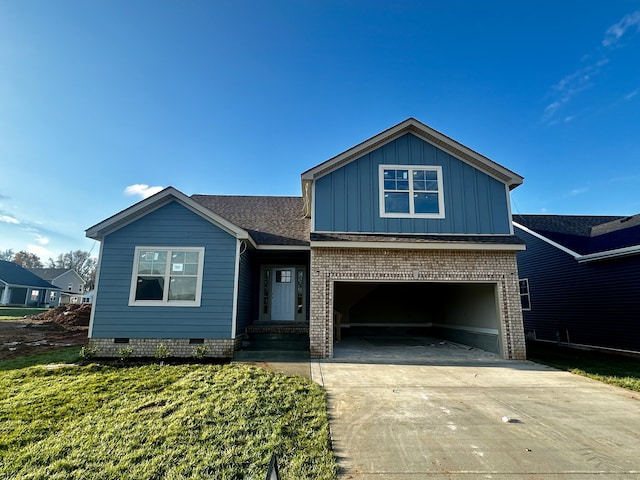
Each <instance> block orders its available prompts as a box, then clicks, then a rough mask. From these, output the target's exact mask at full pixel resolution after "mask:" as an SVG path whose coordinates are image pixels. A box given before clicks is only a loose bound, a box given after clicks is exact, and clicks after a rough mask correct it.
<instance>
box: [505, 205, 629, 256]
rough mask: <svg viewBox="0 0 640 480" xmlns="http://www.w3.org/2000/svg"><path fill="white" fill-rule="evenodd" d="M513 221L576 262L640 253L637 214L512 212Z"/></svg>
mask: <svg viewBox="0 0 640 480" xmlns="http://www.w3.org/2000/svg"><path fill="white" fill-rule="evenodd" d="M513 222H514V225H515V226H516V227H519V228H521V229H523V230H525V231H528V232H529V233H533V234H535V235H536V236H538V237H539V238H542V239H543V240H546V241H547V242H548V243H551V244H555V245H556V246H557V247H559V248H562V249H563V250H565V251H566V252H567V253H569V254H571V255H573V256H574V257H576V258H577V259H578V260H580V261H589V260H598V259H603V258H611V257H614V256H615V257H617V256H622V255H630V254H635V253H640V215H635V216H633V217H625V216H611V215H608V216H607V215H514V216H513Z"/></svg>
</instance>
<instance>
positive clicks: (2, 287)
mask: <svg viewBox="0 0 640 480" xmlns="http://www.w3.org/2000/svg"><path fill="white" fill-rule="evenodd" d="M60 291H61V289H60V288H59V287H57V286H56V285H53V284H51V283H49V282H47V281H46V280H43V279H42V278H40V277H39V276H37V275H35V274H34V273H32V272H30V271H29V270H27V269H26V268H22V267H21V266H20V265H17V264H15V263H13V262H7V261H4V260H0V305H4V306H20V307H55V306H57V305H58V304H59V302H60Z"/></svg>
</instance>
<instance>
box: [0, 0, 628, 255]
mask: <svg viewBox="0 0 640 480" xmlns="http://www.w3.org/2000/svg"><path fill="white" fill-rule="evenodd" d="M407 117H415V118H417V119H418V120H420V121H422V122H423V123H426V124H427V125H429V126H430V127H432V128H434V129H436V130H438V131H440V132H442V133H444V134H446V135H448V136H450V137H452V138H454V139H455V140H457V141H459V142H460V143H462V144H464V145H466V146H468V147H469V148H472V149H474V150H476V151H478V152H480V153H481V154H483V155H485V156H487V157H489V158H491V159H492V160H494V161H496V162H498V163H500V164H502V165H504V166H505V167H507V168H509V169H511V170H513V171H515V172H517V173H518V174H520V175H522V176H524V177H525V182H524V184H523V185H522V186H521V187H519V188H517V189H516V190H514V191H513V193H512V200H513V206H512V208H513V211H514V212H519V213H557V214H603V215H609V214H611V215H630V214H635V213H640V196H639V195H638V192H639V191H640V0H636V1H624V0H614V1H609V2H595V1H593V2H585V1H571V0H566V1H562V2H558V1H547V0H542V1H536V2H514V1H490V0H489V1H482V2H480V1H472V0H469V1H455V0H445V1H427V0H425V1H407V2H402V1H388V2H381V1H375V0H366V1H331V0H329V1H327V0H323V1H319V0H315V1H304V0H297V1H275V0H274V1H262V0H260V1H244V0H233V1H226V0H221V1H204V0H202V1H187V2H177V1H162V0H160V1H159V0H153V1H139V0H133V1H129V0H127V1H118V0H109V1H91V2H88V1H70V0H60V1H56V2H51V1H43V0H24V1H23V0H7V1H3V2H0V250H5V249H9V248H12V249H14V250H16V251H17V250H29V251H31V252H33V253H36V254H38V255H39V256H40V257H41V258H42V259H43V260H46V259H47V258H49V257H55V256H57V254H59V253H61V252H66V251H69V250H75V249H83V250H91V249H93V251H94V252H96V253H97V251H98V246H97V245H94V243H95V242H93V241H92V240H88V239H85V238H84V230H85V229H86V228H88V227H90V226H92V225H94V224H95V223H98V222H100V221H102V220H104V219H105V218H107V217H109V216H111V215H113V214H115V213H117V212H119V211H120V210H122V209H124V208H126V207H128V206H130V205H132V204H134V203H135V202H137V201H138V200H140V199H141V198H143V196H144V195H146V194H148V193H150V192H153V191H156V190H157V189H159V188H161V187H165V186H168V185H172V186H174V187H176V188H178V189H179V190H181V191H183V192H184V193H186V194H189V195H190V194H194V193H209V194H244V195H247V194H250V195H300V174H301V173H302V172H303V171H305V170H307V169H309V168H311V167H313V166H315V165H317V164H318V163H320V162H322V161H324V160H327V159H328V158H330V157H332V156H334V155H336V154H338V153H341V152H342V151H344V150H346V149H347V148H349V147H351V146H353V145H355V144H357V143H360V142H361V141H363V140H365V139H367V138H369V137H371V136H373V135H375V134H377V133H379V132H380V131H382V130H385V129H386V128H388V127H390V126H392V125H395V124H396V123H399V122H401V121H402V120H404V119H406V118H407Z"/></svg>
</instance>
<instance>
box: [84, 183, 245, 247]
mask: <svg viewBox="0 0 640 480" xmlns="http://www.w3.org/2000/svg"><path fill="white" fill-rule="evenodd" d="M174 200H175V201H177V202H179V203H180V204H181V205H182V206H184V207H185V208H188V209H189V210H191V211H192V212H194V213H196V214H197V215H200V216H201V217H203V218H205V219H206V220H208V221H210V222H211V223H213V224H215V225H216V226H218V227H220V228H222V229H223V230H224V231H226V232H227V233H229V234H231V235H233V236H234V237H236V238H238V239H242V240H249V242H251V244H252V245H254V246H255V242H254V241H253V239H252V238H251V236H250V235H249V232H247V231H246V230H244V229H242V228H240V227H238V226H237V225H234V224H233V223H231V222H229V221H228V220H226V219H224V218H222V217H221V216H219V215H217V214H216V213H214V212H212V211H211V210H209V209H208V208H206V207H204V206H202V205H200V204H199V203H197V202H196V201H194V200H192V199H191V198H189V197H187V196H186V195H185V194H184V193H182V192H180V191H179V190H177V189H175V188H173V187H167V188H165V189H164V190H162V191H160V192H158V193H156V194H155V195H152V196H151V197H149V198H146V199H144V200H142V201H140V202H138V203H136V204H135V205H132V206H131V207H129V208H127V209H125V210H122V211H121V212H119V213H117V214H115V215H113V216H111V217H109V218H107V219H106V220H104V221H103V222H100V223H98V224H96V225H94V226H93V227H90V228H88V229H87V230H86V232H85V235H86V236H87V237H89V238H92V239H94V240H102V238H104V236H105V235H108V234H109V233H113V232H114V231H116V230H119V229H120V228H122V227H124V226H126V225H129V224H130V223H132V222H134V221H136V220H138V219H140V218H142V217H143V216H145V215H147V214H148V213H150V212H152V211H154V210H157V209H158V208H160V207H163V206H164V205H167V204H168V203H170V202H171V201H174Z"/></svg>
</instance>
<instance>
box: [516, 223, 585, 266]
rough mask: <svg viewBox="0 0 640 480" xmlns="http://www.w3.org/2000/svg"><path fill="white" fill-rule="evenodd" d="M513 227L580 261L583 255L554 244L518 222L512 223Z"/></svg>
mask: <svg viewBox="0 0 640 480" xmlns="http://www.w3.org/2000/svg"><path fill="white" fill-rule="evenodd" d="M512 223H513V225H514V226H515V227H518V228H519V229H520V230H522V231H524V232H527V233H528V234H529V235H533V236H534V237H536V238H538V239H540V240H542V241H543V242H546V243H548V244H549V245H551V246H553V247H556V248H557V249H558V250H562V251H563V252H564V253H567V254H569V255H571V256H572V257H573V258H575V259H578V258H580V257H581V256H582V255H580V254H579V253H578V252H574V251H573V250H571V249H569V248H567V247H565V246H564V245H560V244H559V243H557V242H554V241H553V240H551V239H549V238H547V237H545V236H544V235H540V234H539V233H538V232H534V231H533V230H531V229H530V228H527V227H525V226H524V225H520V224H519V223H518V222H512Z"/></svg>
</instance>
